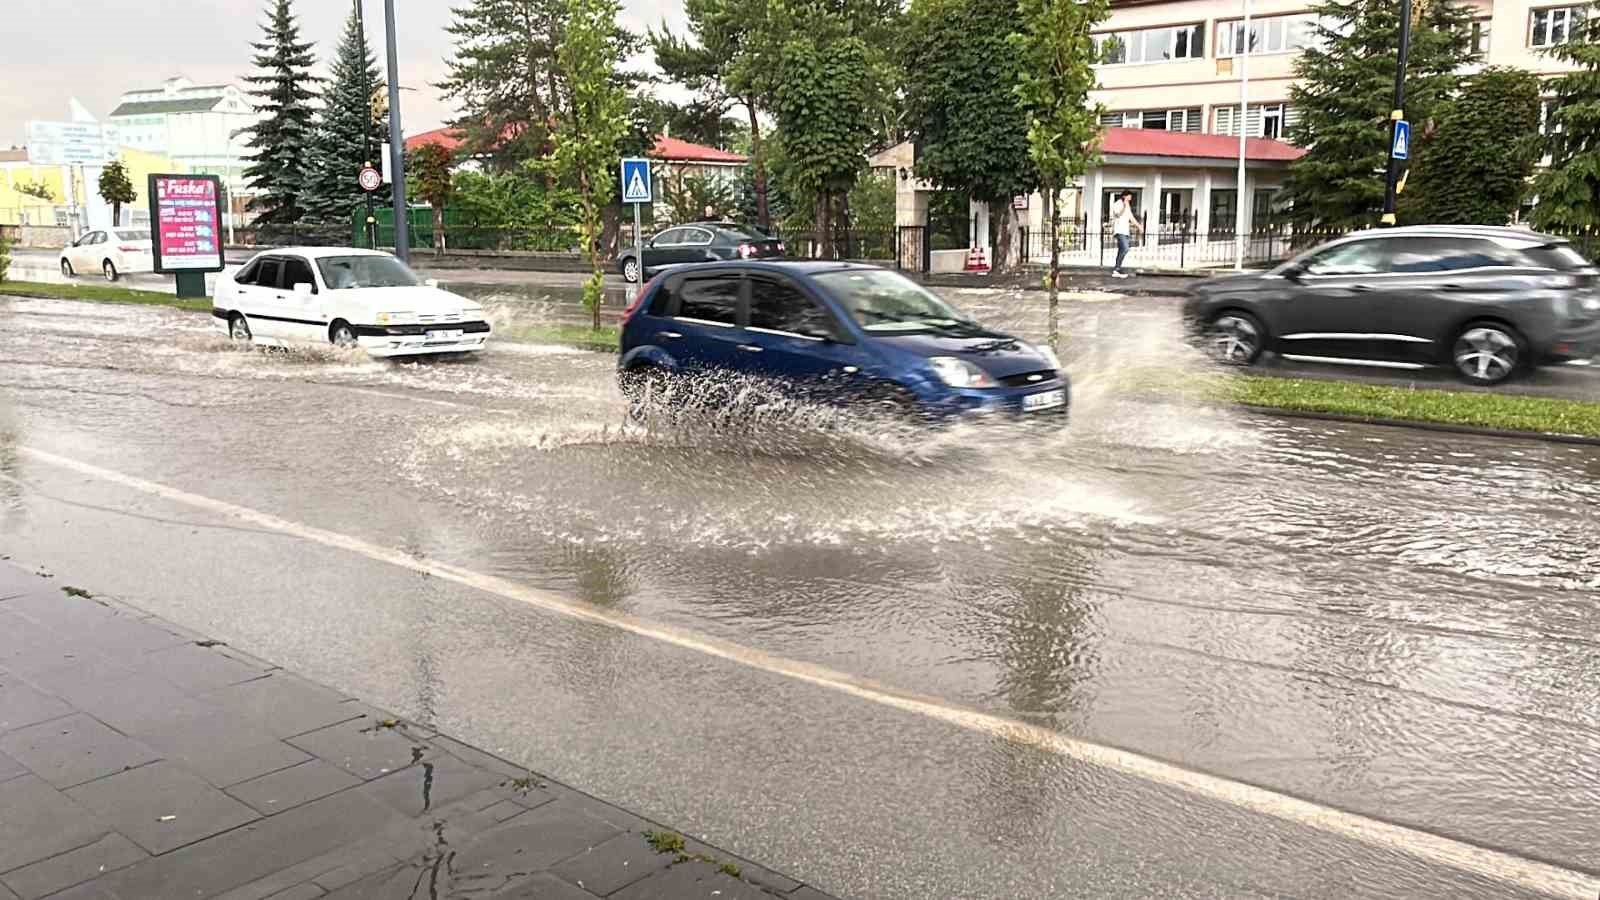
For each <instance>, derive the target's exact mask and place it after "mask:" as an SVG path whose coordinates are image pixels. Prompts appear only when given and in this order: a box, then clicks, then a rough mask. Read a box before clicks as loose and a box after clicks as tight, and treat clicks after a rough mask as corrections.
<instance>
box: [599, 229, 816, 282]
mask: <svg viewBox="0 0 1600 900" xmlns="http://www.w3.org/2000/svg"><path fill="white" fill-rule="evenodd" d="M783 254H784V248H783V242H782V241H780V240H778V239H777V238H775V237H773V236H772V235H769V234H766V233H764V232H762V231H760V230H758V229H756V228H753V227H751V226H748V225H736V224H734V223H732V222H693V223H690V224H688V225H679V226H677V227H674V228H668V229H667V230H666V231H663V232H661V233H660V234H658V235H656V236H655V237H652V238H650V239H649V240H647V241H645V242H644V259H643V260H642V261H641V260H640V259H639V258H638V256H637V254H636V253H635V251H634V248H633V247H624V248H622V252H621V254H620V255H619V256H618V257H617V268H618V270H619V271H621V272H622V278H623V280H625V281H627V282H629V283H630V284H631V283H637V282H638V281H639V280H640V279H642V278H649V277H650V276H651V275H654V274H655V273H656V272H657V270H659V269H661V268H664V267H666V266H677V265H683V264H684V263H698V262H716V261H718V260H734V259H781V258H782V257H783Z"/></svg>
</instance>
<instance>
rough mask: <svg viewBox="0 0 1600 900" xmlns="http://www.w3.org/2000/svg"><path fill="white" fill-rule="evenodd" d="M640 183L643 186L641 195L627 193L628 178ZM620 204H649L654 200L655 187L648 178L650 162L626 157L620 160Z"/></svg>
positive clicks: (639, 157)
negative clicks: (630, 177) (631, 177)
mask: <svg viewBox="0 0 1600 900" xmlns="http://www.w3.org/2000/svg"><path fill="white" fill-rule="evenodd" d="M630 175H631V176H633V177H634V178H635V179H637V180H639V181H641V182H642V183H643V185H644V193H643V195H636V194H630V193H628V187H629V181H628V178H629V176H630ZM621 180H622V202H623V203H633V204H640V203H651V202H653V201H654V200H655V193H656V186H655V183H654V181H653V180H652V179H651V177H650V160H649V159H647V158H645V157H642V156H635V157H627V158H624V159H623V160H622V178H621Z"/></svg>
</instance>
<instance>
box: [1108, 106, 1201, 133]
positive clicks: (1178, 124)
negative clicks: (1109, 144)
mask: <svg viewBox="0 0 1600 900" xmlns="http://www.w3.org/2000/svg"><path fill="white" fill-rule="evenodd" d="M1100 124H1101V125H1102V126H1103V127H1106V128H1151V129H1157V130H1161V131H1188V132H1192V133H1199V132H1200V131H1202V130H1203V118H1202V116H1201V115H1200V107H1198V106H1196V107H1192V108H1189V109H1143V110H1132V111H1130V112H1110V113H1106V114H1105V115H1103V116H1101V117H1100Z"/></svg>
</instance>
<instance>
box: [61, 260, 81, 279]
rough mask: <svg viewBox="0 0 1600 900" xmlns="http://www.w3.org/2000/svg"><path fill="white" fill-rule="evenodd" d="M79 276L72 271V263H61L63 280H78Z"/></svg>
mask: <svg viewBox="0 0 1600 900" xmlns="http://www.w3.org/2000/svg"><path fill="white" fill-rule="evenodd" d="M77 275H78V273H76V272H74V271H72V263H70V262H67V261H66V260H64V259H63V260H62V261H61V277H62V278H76V277H77Z"/></svg>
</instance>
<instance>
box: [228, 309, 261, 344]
mask: <svg viewBox="0 0 1600 900" xmlns="http://www.w3.org/2000/svg"><path fill="white" fill-rule="evenodd" d="M228 338H229V339H230V340H232V341H234V342H236V343H240V344H249V343H252V342H254V340H255V337H254V335H252V334H251V333H250V322H249V321H248V320H247V319H245V317H244V314H243V313H234V314H233V315H231V316H229V317H228Z"/></svg>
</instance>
